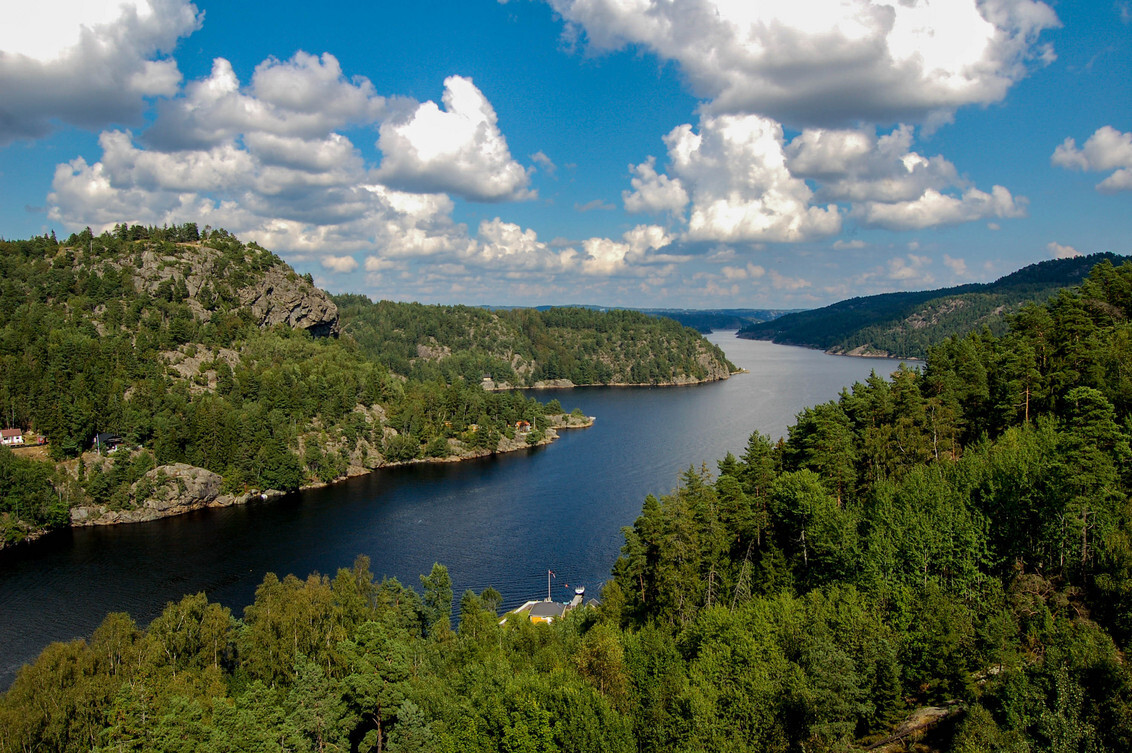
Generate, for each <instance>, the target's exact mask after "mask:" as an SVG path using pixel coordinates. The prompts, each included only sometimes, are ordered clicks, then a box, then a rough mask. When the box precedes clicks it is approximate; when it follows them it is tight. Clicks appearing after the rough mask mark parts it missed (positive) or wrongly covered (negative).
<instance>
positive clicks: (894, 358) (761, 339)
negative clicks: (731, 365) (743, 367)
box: [735, 334, 927, 363]
mask: <svg viewBox="0 0 1132 753" xmlns="http://www.w3.org/2000/svg"><path fill="white" fill-rule="evenodd" d="M735 337H736V339H738V340H751V341H752V342H761V343H773V344H774V345H785V346H787V347H790V348H805V349H806V350H817V351H821V352H822V353H825V354H826V355H827V356H843V357H845V358H877V359H881V360H884V361H917V362H919V363H926V362H927V359H926V358H920V357H918V356H892V355H887V354H881V353H854V352H853V351H855V350H860V348H854V349H853V350H849V351H841V350H834V349H833V348H822V347H821V346H820V345H806V344H804V343H791V342H779V341H777V340H774V339H772V338H769V337H740V336H739V335H738V334H736V335H735ZM862 347H863V346H862Z"/></svg>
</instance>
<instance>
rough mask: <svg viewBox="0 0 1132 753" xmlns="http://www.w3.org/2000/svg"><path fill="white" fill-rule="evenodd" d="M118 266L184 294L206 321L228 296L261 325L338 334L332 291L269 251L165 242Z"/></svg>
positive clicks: (146, 286)
mask: <svg viewBox="0 0 1132 753" xmlns="http://www.w3.org/2000/svg"><path fill="white" fill-rule="evenodd" d="M251 253H253V254H256V252H255V251H252V252H251ZM115 266H116V267H118V268H119V269H122V268H125V269H128V270H129V271H130V273H131V275H132V276H133V281H134V285H135V287H136V288H137V289H138V290H143V291H145V292H146V293H148V294H149V295H152V296H155V297H175V298H183V299H184V301H185V303H186V304H187V305H188V306H189V308H190V309H192V312H193V315H194V316H195V317H196V318H197V319H199V320H201V321H208V320H209V319H211V317H212V315H213V313H214V312H215V311H216V310H217V307H218V306H219V305H221V304H222V303H223V302H224V301H225V300H227V301H229V302H230V303H231V304H233V305H236V306H240V307H245V308H247V309H249V310H250V312H251V314H252V316H253V317H254V320H255V321H256V323H257V324H258V325H259V326H260V327H264V328H270V327H273V326H275V325H276V324H286V325H287V326H289V327H292V328H294V329H305V330H307V331H308V332H310V333H311V334H312V335H315V336H316V337H328V336H329V337H337V336H338V331H339V326H338V307H337V306H336V305H335V304H334V302H333V301H332V300H330V297H329V296H328V295H327V294H326V293H324V292H323V291H321V290H319V289H318V288H316V287H315V286H314V285H313V284H312V283H311V281H310V280H309V279H307V278H305V277H302V276H300V275H298V274H296V273H295V271H294V270H292V269H291V268H290V267H288V266H287V265H286V264H284V263H283V262H282V261H281V260H279V259H278V258H277V257H274V256H273V255H271V254H269V253H268V252H266V251H260V252H258V254H257V255H256V256H254V257H253V258H250V259H248V258H243V257H242V255H241V257H240V258H234V255H233V252H232V251H224V250H218V249H215V248H212V247H210V246H207V245H204V244H200V243H192V244H189V243H182V244H177V245H176V246H171V245H170V244H165V245H164V246H154V247H151V248H149V249H147V250H145V251H143V252H141V253H138V254H135V255H134V256H132V257H124V258H121V259H118V260H117V261H116V263H115ZM246 267H251V269H247V268H246Z"/></svg>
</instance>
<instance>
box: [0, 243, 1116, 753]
mask: <svg viewBox="0 0 1132 753" xmlns="http://www.w3.org/2000/svg"><path fill="white" fill-rule="evenodd" d="M1130 366H1132V264H1126V265H1124V266H1122V267H1120V268H1119V269H1117V268H1114V267H1112V266H1111V265H1110V264H1108V263H1102V264H1101V265H1099V266H1098V267H1097V268H1096V269H1094V270H1093V272H1092V275H1091V277H1090V278H1089V280H1088V281H1087V282H1086V283H1085V284H1083V285H1082V286H1081V289H1080V291H1063V292H1060V293H1058V294H1057V295H1056V296H1055V297H1054V298H1053V299H1051V300H1050V301H1048V302H1047V303H1046V304H1045V305H1042V306H1038V305H1029V306H1025V307H1023V309H1022V311H1021V312H1020V313H1019V314H1017V315H1016V316H1014V317H1012V318H1011V320H1010V329H1009V331H1008V333H1006V334H1005V335H1004V336H1002V337H996V336H993V335H988V334H985V333H980V334H973V335H970V336H968V337H965V338H962V339H959V338H952V339H949V340H947V341H945V342H944V343H942V344H941V345H939V346H938V347H936V348H934V349H933V350H932V351H931V353H930V354H929V357H928V364H927V367H926V369H924V370H923V371H922V372H921V371H913V370H908V369H900V370H898V371H897V372H896V373H895V374H894V375H893V377H892V379H891V380H890V381H885V380H883V379H880V378H879V377H873V378H871V379H869V380H868V381H867V382H865V383H862V384H857V385H855V386H854V387H853V388H852V389H851V390H845V391H844V392H843V393H842V395H841V396H840V398H839V399H838V400H836V401H833V402H830V403H826V404H824V405H819V406H815V407H813V408H810V409H807V410H805V411H803V412H802V413H801V414H799V416H798V419H797V422H796V424H795V425H794V426H793V427H791V429H790V431H789V436H788V437H787V438H786V439H785V440H784V441H782V442H779V443H771V442H770V441H769V439H768V438H766V437H764V436H762V435H760V434H758V433H757V432H756V433H754V434H753V435H752V436H751V439H750V442H749V443H748V446H747V449H746V451H745V452H744V453H743V455H742V457H739V458H736V457H733V456H731V455H728V457H726V458H724V459H722V460H721V461H719V463H718V473H715V474H712V473H709V472H708V471H707V470H706V468H703V469H699V470H697V469H695V468H694V467H693V468H690V469H689V470H688V471H687V472H686V473H685V474H683V476H682V477H681V478H680V480H679V485H678V486H677V488H676V489H675V490H673V491H672V492H671V493H670V494H666V495H663V496H661V497H653V496H650V497H649V498H648V499H646V500H645V503H644V507H643V509H642V512H641V515H640V517H639V518H638V519H637V521H636V522H635V524H634V525H633V526H631V527H628V528H626V529H625V546H624V547H623V549H622V556H621V557H620V558H619V559H618V561H617V563H616V565H615V567H614V574H613V580H612V581H611V582H610V583H609V584H607V586H606V588H605V589H604V591H603V594H602V604H601V606H600V607H599V608H597V609H580V610H575V611H573V612H570V613H569V614H567V616H566V617H565V619H562V620H559V621H556V622H555V623H554V624H552V625H550V626H546V625H532V624H531V623H530V622H529V621H528V620H525V619H519V618H511V619H508V620H507V621H506V623H504V624H502V625H501V624H500V620H499V615H498V613H497V612H498V607H499V604H500V603H501V598H500V595H499V594H498V593H497V592H495V591H494V590H493V589H490V588H489V589H486V590H485V591H484V592H483V593H480V594H475V593H472V592H466V593H465V594H464V595H463V597H462V598H461V599H460V600H459V605H458V612H459V626H458V628H457V629H456V630H455V631H454V630H453V629H452V625H451V623H450V621H449V615H450V614H451V611H452V606H453V594H452V591H451V580H450V579H449V576H448V572H447V571H446V570H445V569H444V568H443V567H441V566H439V565H437V566H434V568H433V569H432V572H430V573H429V574H428V575H427V576H422V577H421V582H420V586H421V589H420V592H419V593H418V592H416V591H413V590H411V589H407V588H405V587H404V586H402V585H401V584H399V583H397V582H396V581H383V582H375V580H374V579H373V576H372V575H371V574H370V572H369V570H368V568H367V563H366V562H365V560H364V559H360V560H359V561H358V562H356V563H355V565H354V567H353V568H352V569H342V570H339V571H338V573H337V575H335V576H334V577H333V578H329V577H326V576H320V575H317V574H315V575H311V576H309V577H308V578H307V579H306V580H300V579H299V578H296V577H294V576H287V577H286V578H284V579H282V580H280V579H279V578H277V577H276V576H275V575H271V574H269V575H267V576H266V577H265V578H264V581H263V584H262V585H261V586H260V588H259V589H258V590H257V592H256V597H255V601H254V603H253V604H251V605H249V606H248V607H247V608H245V609H244V611H243V614H242V616H241V617H237V616H236V615H234V614H232V613H231V612H230V611H229V610H228V609H227V608H225V607H222V606H220V605H217V604H210V603H209V602H208V600H207V599H206V597H205V596H204V595H203V594H198V595H195V596H189V597H186V598H185V599H183V600H182V601H181V602H179V603H176V604H170V605H168V607H167V608H166V610H165V612H164V613H163V614H162V615H161V616H160V617H159V618H158V619H157V620H155V621H154V622H153V623H152V624H151V625H150V626H149V627H148V628H145V629H142V628H139V627H138V626H137V625H135V624H134V623H133V622H132V621H131V620H130V619H129V617H128V616H126V615H121V614H113V615H110V616H108V617H107V619H106V621H105V622H104V623H103V625H102V626H101V627H100V628H99V629H98V630H97V631H95V633H94V635H93V636H92V637H91V638H90V640H89V641H86V640H76V641H73V642H71V643H67V644H54V645H52V646H50V647H49V648H48V649H46V650H45V651H44V652H43V654H42V655H41V656H40V657H39V659H38V660H37V661H36V662H35V663H34V664H32V665H30V666H28V667H25V668H24V669H23V670H22V671H21V672H20V674H19V676H18V677H17V679H16V681H15V682H14V684H13V685H12V687H11V689H10V690H8V692H7V693H6V694H4V695H3V696H2V697H0V751H9V750H10V751H23V750H59V751H71V750H74V751H79V750H84V751H85V750H92V749H95V750H119V749H132V750H158V749H159V750H194V751H195V750H201V751H211V750H215V751H228V750H248V749H258V750H271V751H276V750H278V751H282V750H303V751H315V750H330V749H337V750H357V751H375V750H383V751H384V750H388V751H407V750H413V751H422V752H426V751H437V752H440V751H475V752H477V753H479V752H483V753H486V752H487V751H499V750H505V751H527V750H530V751H572V752H573V751H577V752H578V753H583V752H585V753H588V752H590V751H606V752H609V753H614V752H618V751H626V752H628V751H649V752H651V751H657V752H660V751H738V752H740V753H742V752H745V751H750V752H751V753H754V752H755V751H760V752H762V751H771V752H772V753H793V752H801V751H820V752H829V753H832V752H833V751H864V750H883V751H889V752H895V751H898V750H901V751H902V750H917V751H924V752H929V751H955V753H975V752H982V751H1017V752H1018V753H1024V752H1027V751H1046V750H1050V751H1076V752H1087V751H1112V752H1115V751H1126V750H1130V749H1132V670H1130V669H1129V667H1128V663H1127V660H1126V655H1127V651H1128V649H1129V648H1130V647H1132V507H1130V506H1129V498H1130V494H1132V449H1130V441H1132V431H1130V426H1132V380H1130V379H1129V378H1128V374H1129V373H1132V368H1130ZM689 454H690V455H691V456H694V454H695V448H689Z"/></svg>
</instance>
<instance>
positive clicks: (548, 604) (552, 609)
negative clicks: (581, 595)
mask: <svg viewBox="0 0 1132 753" xmlns="http://www.w3.org/2000/svg"><path fill="white" fill-rule="evenodd" d="M565 613H566V605H565V604H559V603H558V602H556V601H540V602H538V603H537V604H535V605H534V606H532V607H531V617H542V618H543V619H546V618H547V617H561V616H562V615H564V614H565Z"/></svg>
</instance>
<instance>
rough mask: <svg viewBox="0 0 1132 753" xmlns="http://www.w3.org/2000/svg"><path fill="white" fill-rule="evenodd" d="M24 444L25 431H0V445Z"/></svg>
mask: <svg viewBox="0 0 1132 753" xmlns="http://www.w3.org/2000/svg"><path fill="white" fill-rule="evenodd" d="M23 443H24V430H23V429H0V444H4V445H12V444H23Z"/></svg>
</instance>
